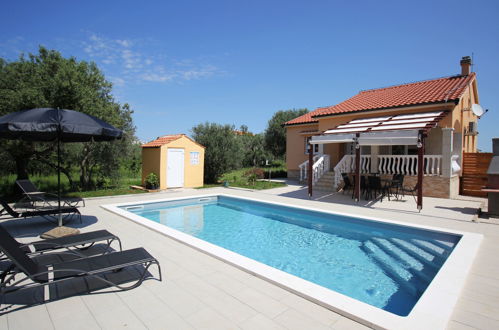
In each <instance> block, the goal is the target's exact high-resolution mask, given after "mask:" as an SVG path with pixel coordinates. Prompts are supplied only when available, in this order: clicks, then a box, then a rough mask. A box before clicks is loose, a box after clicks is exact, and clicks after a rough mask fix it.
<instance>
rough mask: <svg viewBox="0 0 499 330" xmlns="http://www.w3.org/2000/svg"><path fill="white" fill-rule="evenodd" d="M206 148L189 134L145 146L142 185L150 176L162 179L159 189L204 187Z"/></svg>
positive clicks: (158, 139)
mask: <svg viewBox="0 0 499 330" xmlns="http://www.w3.org/2000/svg"><path fill="white" fill-rule="evenodd" d="M203 170H204V147H203V146H202V145H200V144H198V143H196V142H195V141H194V140H192V139H191V138H189V137H188V136H186V135H185V134H176V135H164V136H160V137H158V138H157V139H156V140H154V141H151V142H148V143H146V144H143V145H142V184H143V185H145V179H146V177H147V175H149V173H154V174H156V175H157V176H158V178H159V188H160V189H167V188H178V187H189V188H191V187H201V186H203V174H204V171H203Z"/></svg>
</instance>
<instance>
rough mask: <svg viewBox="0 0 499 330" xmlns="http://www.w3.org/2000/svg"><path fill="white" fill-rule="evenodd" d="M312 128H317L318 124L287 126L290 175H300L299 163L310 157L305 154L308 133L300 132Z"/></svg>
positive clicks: (287, 153) (287, 157)
mask: <svg viewBox="0 0 499 330" xmlns="http://www.w3.org/2000/svg"><path fill="white" fill-rule="evenodd" d="M311 130H317V124H312V125H310V124H307V125H297V126H288V127H286V166H287V168H288V177H294V178H296V177H298V176H299V174H298V171H299V169H298V165H300V164H301V163H303V162H304V161H306V160H307V159H308V155H307V154H305V138H306V136H307V135H303V134H301V133H300V132H302V131H311ZM308 136H310V135H308Z"/></svg>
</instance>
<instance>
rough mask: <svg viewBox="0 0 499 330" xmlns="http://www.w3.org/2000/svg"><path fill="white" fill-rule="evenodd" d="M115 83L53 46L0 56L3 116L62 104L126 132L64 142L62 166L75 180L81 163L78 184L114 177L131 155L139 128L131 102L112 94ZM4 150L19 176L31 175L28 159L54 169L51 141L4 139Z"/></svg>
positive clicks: (87, 183)
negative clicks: (115, 138)
mask: <svg viewBox="0 0 499 330" xmlns="http://www.w3.org/2000/svg"><path fill="white" fill-rule="evenodd" d="M111 90H112V84H111V83H110V82H109V81H107V80H106V79H105V77H104V75H103V74H102V72H101V71H100V70H99V68H98V67H97V65H96V64H95V63H93V62H90V63H89V62H85V61H77V60H76V58H74V57H70V58H64V57H63V56H62V55H61V54H60V53H59V52H57V51H55V50H48V49H46V48H44V47H40V48H39V53H38V54H36V55H34V54H29V55H28V56H27V57H26V56H25V55H24V54H21V56H20V57H19V60H17V61H13V62H7V61H5V60H3V59H0V115H4V114H7V113H9V112H14V111H19V110H24V109H32V108H42V107H47V108H61V109H72V110H76V111H80V112H84V113H87V114H90V115H93V116H95V117H97V118H100V119H102V120H104V121H106V122H108V123H110V124H111V125H114V126H116V127H118V128H120V129H123V130H124V131H125V139H123V141H120V142H118V143H111V142H105V143H99V144H98V143H92V142H89V143H84V144H64V145H63V153H64V162H63V164H62V165H61V171H62V173H64V174H65V175H66V176H67V177H68V179H69V180H70V182H73V186H74V185H75V183H74V182H75V180H74V179H73V178H72V177H71V173H72V168H73V167H74V166H75V165H78V167H79V172H80V180H79V183H80V187H82V188H89V187H91V186H92V182H93V181H92V175H94V174H95V173H96V172H98V173H99V176H102V175H104V176H112V175H114V173H115V172H116V171H117V170H119V166H116V165H117V164H119V160H120V159H122V158H123V157H126V156H127V150H128V145H129V144H130V143H131V142H130V141H131V137H133V135H134V132H135V127H134V126H133V122H132V117H131V114H132V113H133V111H132V110H131V109H130V107H129V106H128V105H127V104H125V105H120V104H119V103H117V102H116V101H115V100H114V98H113V96H112V95H111ZM0 149H2V150H3V152H5V153H6V154H8V155H9V156H10V157H11V158H12V159H13V161H14V162H15V167H16V172H17V176H18V178H27V177H28V172H29V163H30V161H32V160H36V161H37V164H44V166H46V167H48V168H50V167H52V168H56V165H55V162H54V159H55V157H54V155H55V154H54V153H55V148H54V144H50V143H28V142H22V141H2V144H1V145H0Z"/></svg>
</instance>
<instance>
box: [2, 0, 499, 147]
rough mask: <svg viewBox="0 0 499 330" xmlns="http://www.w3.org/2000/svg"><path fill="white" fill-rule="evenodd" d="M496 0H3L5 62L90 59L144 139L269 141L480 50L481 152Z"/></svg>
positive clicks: (495, 82)
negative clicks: (290, 118)
mask: <svg viewBox="0 0 499 330" xmlns="http://www.w3.org/2000/svg"><path fill="white" fill-rule="evenodd" d="M498 15H499V1H438V0H433V1H403V0H399V1H361V0H358V1H321V0H309V1H294V0H287V1H269V0H267V1H260V0H252V1H246V0H231V1H218V0H210V1H191V0H183V1H141V2H139V1H125V0H122V1H102V0H101V1H92V0H85V1H81V0H79V1H27V0H26V1H12V0H4V1H2V9H1V11H0V57H2V58H4V59H7V60H16V59H17V58H18V57H19V55H20V54H21V53H23V52H24V53H30V52H31V53H37V50H38V47H39V45H43V46H45V47H47V48H49V49H55V50H58V51H60V52H61V53H62V54H63V55H64V56H66V57H70V56H74V57H76V58H77V59H78V60H84V61H94V62H95V63H97V65H98V67H99V68H100V69H101V70H102V71H103V73H104V74H105V76H106V78H107V79H108V80H109V81H111V82H112V83H113V95H114V96H115V99H116V100H117V101H118V102H119V103H122V104H123V103H128V104H130V105H131V108H132V109H133V110H134V115H133V119H134V123H135V125H136V127H137V131H136V135H137V136H138V138H139V139H140V140H142V141H149V140H152V139H155V138H156V137H158V136H161V135H166V134H177V133H186V134H190V133H191V129H192V127H194V126H196V125H198V124H200V123H205V122H216V123H219V124H232V125H235V126H236V128H237V127H239V126H241V125H246V126H248V127H249V130H250V131H252V132H254V133H260V132H263V131H264V130H265V128H266V126H267V122H268V120H269V119H270V118H271V117H272V115H273V114H274V113H275V112H276V111H278V110H287V109H293V108H308V109H309V110H314V109H316V108H317V107H321V106H328V105H334V104H337V103H340V102H342V101H343V100H345V99H347V98H349V97H351V96H353V95H355V94H357V93H358V92H359V91H360V90H365V89H372V88H378V87H384V86H390V85H396V84H401V83H406V82H413V81H419V80H425V79H431V78H438V77H442V76H449V75H454V74H458V73H460V65H459V60H460V59H461V57H462V56H466V55H469V56H471V55H473V60H474V65H473V71H475V72H476V73H477V81H478V90H479V98H480V104H481V106H482V107H483V108H484V109H489V112H487V113H486V114H485V115H484V116H483V117H482V118H481V119H480V121H479V124H478V127H479V132H480V134H479V137H478V140H479V143H478V147H479V149H481V150H482V151H490V150H491V148H492V147H491V138H492V137H498V136H499V134H498V132H499V130H498V128H497V126H495V125H498V124H499V109H498V106H499V79H498V78H499V20H498V19H497V17H498Z"/></svg>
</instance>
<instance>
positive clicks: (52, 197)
mask: <svg viewBox="0 0 499 330" xmlns="http://www.w3.org/2000/svg"><path fill="white" fill-rule="evenodd" d="M16 184H17V186H18V187H19V188H20V189H21V190H22V192H23V194H24V196H26V198H27V199H28V201H29V202H30V203H31V204H32V205H33V206H36V205H38V204H39V203H42V206H44V207H45V206H52V207H53V206H54V205H55V204H57V195H56V194H50V193H46V192H43V191H39V190H38V188H37V187H36V186H35V185H34V184H33V182H31V181H30V180H27V179H25V180H17V181H16ZM61 202H62V203H63V204H64V205H65V206H70V207H76V206H78V204H79V203H82V204H83V206H85V200H83V199H82V198H79V197H71V198H62V199H61Z"/></svg>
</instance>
